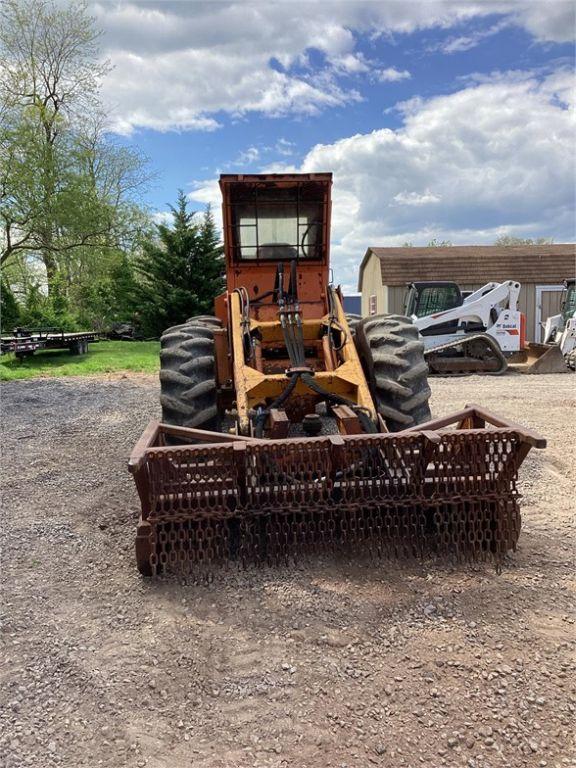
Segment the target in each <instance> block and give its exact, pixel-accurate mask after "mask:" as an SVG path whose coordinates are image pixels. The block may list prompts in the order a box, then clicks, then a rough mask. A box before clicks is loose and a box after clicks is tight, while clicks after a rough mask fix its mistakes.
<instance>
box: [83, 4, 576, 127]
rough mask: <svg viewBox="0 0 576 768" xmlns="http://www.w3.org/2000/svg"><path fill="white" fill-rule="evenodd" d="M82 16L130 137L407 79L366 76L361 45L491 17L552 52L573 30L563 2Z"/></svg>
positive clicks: (315, 105) (135, 8) (229, 7)
mask: <svg viewBox="0 0 576 768" xmlns="http://www.w3.org/2000/svg"><path fill="white" fill-rule="evenodd" d="M92 8H93V10H94V13H95V15H96V17H97V21H98V23H99V24H100V25H101V26H102V27H103V28H104V31H105V36H104V38H103V41H104V44H105V46H106V51H105V55H106V56H107V57H109V58H110V59H111V61H112V63H113V64H114V67H115V68H114V70H113V72H112V74H111V75H110V76H109V77H108V79H107V80H106V83H105V88H104V95H105V98H106V102H107V105H108V106H109V108H110V110H111V114H112V121H113V125H114V129H115V130H117V131H118V132H121V133H124V134H128V133H130V132H131V131H132V130H133V129H134V128H138V127H147V128H152V129H155V130H214V129H216V128H218V127H219V122H218V115H219V113H222V112H226V113H231V114H234V115H243V114H246V113H248V112H258V113H262V114H266V115H269V116H282V115H286V114H290V115H298V114H304V115H306V114H314V113H316V112H318V111H319V110H322V109H326V108H330V107H335V106H341V105H344V104H347V103H349V102H351V101H356V100H358V99H359V98H360V97H359V94H358V93H357V92H356V91H355V90H354V88H352V87H351V85H350V76H351V75H354V76H355V77H362V76H366V77H374V76H376V77H378V76H379V77H380V79H381V80H382V81H389V82H394V81H398V80H399V79H405V78H406V77H408V76H409V73H408V72H407V71H406V70H400V69H395V68H394V67H388V68H385V69H382V70H380V72H379V73H378V67H377V66H376V65H375V64H374V63H373V62H370V61H368V60H367V59H366V58H365V57H364V56H363V55H362V53H361V52H360V51H358V50H357V42H358V38H359V37H360V36H362V35H368V36H370V37H372V38H374V37H378V36H387V35H398V34H410V33H411V32H414V31H417V30H422V29H432V28H436V29H446V30H450V29H453V28H454V27H455V26H456V25H459V24H463V23H465V22H468V21H470V20H472V19H480V20H481V19H482V18H483V17H485V16H490V15H493V14H496V15H499V16H501V17H502V19H503V20H502V22H501V23H502V24H504V23H514V24H519V25H521V26H523V27H524V28H525V29H527V30H528V31H529V32H530V34H532V35H533V36H534V37H535V38H536V39H537V40H538V41H558V42H562V41H565V40H566V39H568V38H569V36H570V35H571V34H572V33H573V29H574V24H573V15H574V7H573V4H572V2H571V0H567V1H566V2H565V1H564V0H548V2H532V0H484V1H483V2H482V3H479V2H465V1H464V0H428V2H422V0H405V1H404V2H385V3H384V2H382V3H375V2H371V1H370V0H340V1H339V2H333V3H331V4H330V6H329V12H328V10H327V9H328V6H327V5H326V4H324V3H309V2H300V1H298V0H296V1H295V2H288V1H287V0H286V1H283V2H282V1H280V2H275V3H262V2H250V1H249V0H248V1H247V2H230V1H225V0H222V1H219V2H168V1H167V2H164V1H163V0H147V1H146V2H122V3H114V2H111V1H108V2H107V1H106V0H100V2H95V3H94V4H93V6H92ZM478 34H483V33H478ZM473 38H474V35H468V36H466V35H465V34H464V35H461V36H460V37H459V38H451V39H452V43H451V45H452V46H453V47H454V46H456V48H457V47H458V46H460V49H462V46H468V47H470V45H472V44H475V40H474V39H473ZM458 39H459V40H460V42H458ZM447 45H450V42H449V41H448V43H447ZM313 50H314V51H317V52H319V53H320V54H321V55H322V56H323V63H321V64H320V65H318V64H316V66H311V64H310V60H311V55H310V52H311V51H313ZM374 70H376V72H374Z"/></svg>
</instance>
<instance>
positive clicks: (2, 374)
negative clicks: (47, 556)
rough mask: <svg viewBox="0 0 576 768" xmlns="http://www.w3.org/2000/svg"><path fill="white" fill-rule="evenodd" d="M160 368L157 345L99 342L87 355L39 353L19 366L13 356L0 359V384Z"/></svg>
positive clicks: (66, 351)
mask: <svg viewBox="0 0 576 768" xmlns="http://www.w3.org/2000/svg"><path fill="white" fill-rule="evenodd" d="M159 365H160V342H158V341H99V342H97V343H96V344H90V345H89V346H88V354H87V355H81V356H73V355H71V354H70V352H68V350H67V349H65V350H53V351H39V352H35V353H34V354H33V355H32V357H28V358H27V359H25V360H24V361H23V362H19V361H18V360H16V358H15V357H14V355H13V354H8V355H2V357H0V381H12V380H14V379H34V378H38V377H39V376H92V375H95V374H99V373H115V372H117V371H138V372H142V373H156V371H157V370H158V368H159Z"/></svg>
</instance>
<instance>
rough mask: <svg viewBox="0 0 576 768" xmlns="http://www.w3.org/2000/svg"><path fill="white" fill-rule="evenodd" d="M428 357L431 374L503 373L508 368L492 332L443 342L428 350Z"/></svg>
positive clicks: (498, 374)
mask: <svg viewBox="0 0 576 768" xmlns="http://www.w3.org/2000/svg"><path fill="white" fill-rule="evenodd" d="M450 352H453V353H454V354H452V355H451V354H450ZM425 357H426V362H427V363H428V367H429V369H430V373H431V374H438V375H440V376H463V375H465V374H469V373H479V374H485V375H490V376H501V375H502V374H503V373H506V370H507V369H508V363H507V361H506V358H505V357H504V355H503V354H502V350H501V349H500V347H499V346H498V342H497V341H496V339H494V338H493V337H492V336H490V335H489V334H488V333H475V334H474V335H471V336H468V337H465V338H463V339H457V340H455V341H449V342H447V343H446V344H441V345H440V346H439V347H435V348H434V349H429V350H427V351H426V353H425Z"/></svg>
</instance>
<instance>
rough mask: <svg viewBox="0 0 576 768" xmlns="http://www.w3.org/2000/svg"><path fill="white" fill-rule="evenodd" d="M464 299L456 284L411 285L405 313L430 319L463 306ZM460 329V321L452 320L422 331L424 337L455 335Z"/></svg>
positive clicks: (442, 282) (438, 282)
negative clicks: (432, 316)
mask: <svg viewBox="0 0 576 768" xmlns="http://www.w3.org/2000/svg"><path fill="white" fill-rule="evenodd" d="M463 301H464V298H463V296H462V292H461V290H460V287H459V286H458V285H457V284H456V283H451V282H445V281H440V280H438V281H436V282H426V283H425V282H419V283H410V285H409V286H408V293H407V296H406V302H405V310H404V313H405V314H406V315H407V316H408V317H417V318H418V317H428V316H429V315H435V314H436V313H437V312H445V311H446V310H449V309H455V308H456V307H460V306H462V303H463ZM457 328H458V320H451V321H450V322H448V323H443V324H442V325H435V326H433V327H431V328H424V329H422V330H421V331H420V333H421V334H422V335H423V336H428V335H434V336H435V335H438V334H441V333H454V332H455V331H456V329H457Z"/></svg>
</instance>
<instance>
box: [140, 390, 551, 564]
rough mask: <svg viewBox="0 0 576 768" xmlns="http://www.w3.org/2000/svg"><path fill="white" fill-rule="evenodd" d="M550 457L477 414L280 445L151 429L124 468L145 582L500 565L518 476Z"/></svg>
mask: <svg viewBox="0 0 576 768" xmlns="http://www.w3.org/2000/svg"><path fill="white" fill-rule="evenodd" d="M166 438H168V440H167V439H166ZM175 440H179V441H181V443H180V444H176V445H172V444H170V445H167V442H170V443H172V442H174V441H175ZM192 441H193V442H192ZM545 446H546V440H545V439H544V438H543V437H541V436H539V435H537V434H534V433H532V432H530V431H529V430H526V429H524V428H522V427H520V426H518V425H516V424H513V423H511V422H508V421H506V420H504V419H502V418H500V417H498V416H496V415H494V414H492V413H490V412H488V411H486V410H484V409H482V408H480V407H479V406H475V405H471V406H467V407H466V408H465V409H464V410H463V411H461V412H459V413H455V414H453V415H451V416H449V417H446V418H443V419H435V420H432V421H429V422H427V423H425V424H421V425H419V426H418V427H413V428H411V429H407V430H405V431H403V432H396V433H378V434H357V435H328V436H319V437H314V438H310V437H308V438H304V437H297V438H289V439H283V440H270V439H266V440H265V439H255V438H250V437H240V436H236V435H231V434H221V433H217V432H208V431H205V430H197V429H188V428H184V427H174V426H170V425H166V424H161V423H159V422H156V421H152V422H150V424H149V425H148V427H147V428H146V430H145V431H144V433H143V435H142V437H141V438H140V440H139V441H138V443H137V445H136V446H135V448H134V451H133V452H132V455H131V458H130V461H129V465H128V468H129V471H130V472H131V473H132V474H133V475H134V480H135V482H136V487H137V490H138V493H139V496H140V501H141V507H142V512H141V518H140V522H139V524H138V530H137V538H136V558H137V564H138V568H139V570H140V572H141V573H142V574H144V575H156V574H159V573H164V572H169V571H176V572H179V573H182V572H190V571H195V570H197V569H198V568H201V567H208V568H212V567H213V566H215V565H218V564H219V563H224V562H227V561H230V560H236V561H238V562H239V563H240V564H242V565H246V564H247V563H249V562H264V563H269V564H280V563H283V562H287V561H289V560H290V559H294V558H297V557H298V556H299V555H300V554H302V553H304V552H317V551H340V550H342V549H345V550H348V549H350V548H353V549H355V550H365V551H366V552H369V553H371V554H375V555H378V556H392V557H426V556H435V555H440V554H441V555H443V556H445V555H451V556H452V557H453V558H454V559H457V560H486V559H492V560H494V561H495V562H496V564H497V565H499V564H500V563H501V561H502V559H503V558H504V556H505V554H506V553H507V552H508V551H509V550H511V549H515V546H516V542H517V539H518V535H519V533H520V510H519V494H518V491H517V489H516V480H517V476H518V469H519V467H520V465H521V464H522V462H523V460H524V458H525V457H526V455H527V454H528V452H529V450H530V448H532V447H535V448H544V447H545Z"/></svg>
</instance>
